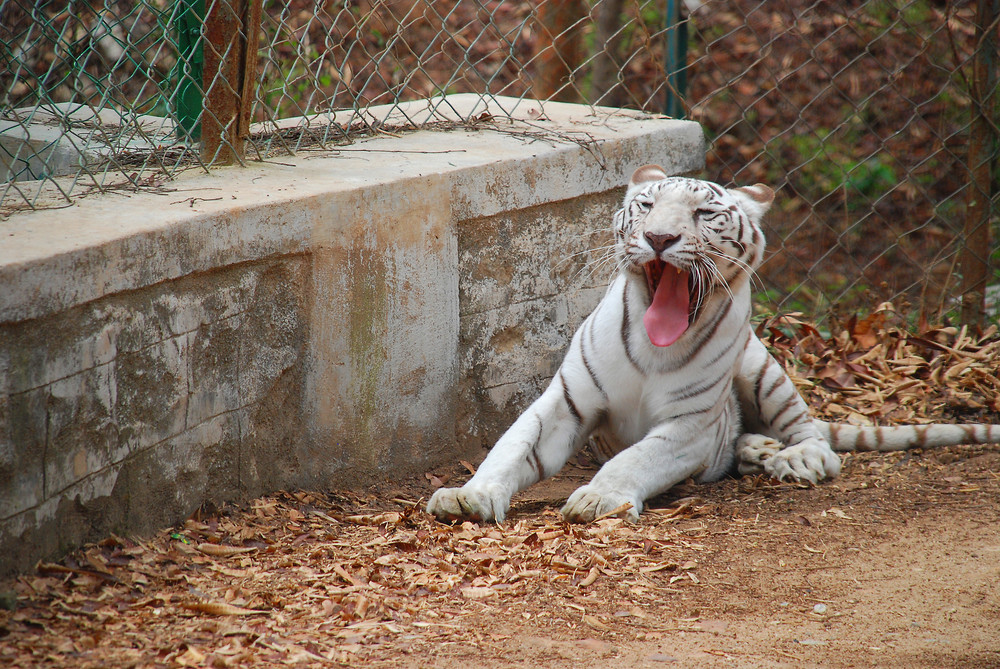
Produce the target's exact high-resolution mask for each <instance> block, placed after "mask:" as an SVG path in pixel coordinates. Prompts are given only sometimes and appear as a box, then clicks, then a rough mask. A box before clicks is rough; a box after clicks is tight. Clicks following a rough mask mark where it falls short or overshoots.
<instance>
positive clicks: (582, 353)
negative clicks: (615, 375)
mask: <svg viewBox="0 0 1000 669" xmlns="http://www.w3.org/2000/svg"><path fill="white" fill-rule="evenodd" d="M590 329H591V332H593V329H594V328H593V324H591V328H590ZM586 338H587V333H585V332H584V333H581V335H580V359H581V360H583V366H584V367H585V368H586V369H587V373H588V374H590V380H591V381H593V382H594V387H595V388H597V391H598V392H599V393H601V397H603V398H604V399H605V401H607V399H608V394H607V393H606V392H604V387H603V386H602V385H601V382H600V381H598V379H597V372H595V371H594V368H593V367H592V366H591V365H590V361H589V360H587V352H586V351H585V350H584V349H583V343H584V340H585V339H586Z"/></svg>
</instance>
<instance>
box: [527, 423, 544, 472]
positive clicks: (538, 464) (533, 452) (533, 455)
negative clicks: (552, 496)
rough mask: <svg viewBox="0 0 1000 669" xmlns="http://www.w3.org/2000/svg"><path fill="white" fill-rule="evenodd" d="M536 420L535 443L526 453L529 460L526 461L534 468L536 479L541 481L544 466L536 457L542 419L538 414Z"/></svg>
mask: <svg viewBox="0 0 1000 669" xmlns="http://www.w3.org/2000/svg"><path fill="white" fill-rule="evenodd" d="M535 418H536V419H537V420H538V434H536V435H535V443H534V444H532V446H531V453H529V454H528V457H529V458H530V460H529V461H528V462H529V464H531V466H532V467H534V468H535V473H536V474H538V480H539V481H541V480H542V479H544V478H545V467H544V466H543V465H542V459H541V458H540V457H538V446H539V445H540V444H541V442H542V419H541V417H539V416H537V415H536V416H535Z"/></svg>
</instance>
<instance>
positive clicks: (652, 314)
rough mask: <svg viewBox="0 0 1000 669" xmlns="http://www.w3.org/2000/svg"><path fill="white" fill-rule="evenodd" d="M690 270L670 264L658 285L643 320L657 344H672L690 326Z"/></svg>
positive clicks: (647, 330)
mask: <svg viewBox="0 0 1000 669" xmlns="http://www.w3.org/2000/svg"><path fill="white" fill-rule="evenodd" d="M689 300H690V296H689V293H688V273H687V272H685V271H684V270H680V271H678V270H677V268H675V267H671V266H670V265H667V266H666V267H665V268H663V277H662V278H661V279H660V284H659V285H658V286H657V287H656V293H655V294H654V295H653V303H652V304H651V305H649V309H647V310H646V314H645V315H644V316H643V317H642V322H643V324H644V325H645V326H646V333H647V334H648V335H649V341H651V342H653V345H655V346H670V345H671V344H673V343H674V342H675V341H677V340H678V339H680V336H681V335H682V334H684V331H685V330H687V328H688V302H689Z"/></svg>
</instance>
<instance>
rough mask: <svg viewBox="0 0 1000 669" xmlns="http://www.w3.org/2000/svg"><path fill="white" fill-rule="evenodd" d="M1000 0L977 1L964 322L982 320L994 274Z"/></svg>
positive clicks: (962, 260)
mask: <svg viewBox="0 0 1000 669" xmlns="http://www.w3.org/2000/svg"><path fill="white" fill-rule="evenodd" d="M998 9H1000V0H978V1H977V3H976V52H975V55H974V56H973V66H972V68H973V69H972V100H973V111H972V114H973V118H972V125H971V126H970V128H969V157H968V160H969V185H968V186H967V188H966V216H965V226H964V231H963V233H964V234H963V238H964V242H965V245H964V246H963V248H962V256H961V258H960V266H961V269H962V322H964V323H970V324H974V323H982V322H983V321H984V319H985V316H986V283H987V280H988V278H989V275H990V267H989V259H990V213H991V211H990V210H991V209H992V207H993V194H994V192H993V189H994V186H995V184H994V183H993V179H992V172H993V167H994V165H995V164H996V160H997V146H998V144H997V130H996V124H997V123H998V119H997V99H998V97H1000V95H998V94H997V85H998V81H997V37H996V33H997V21H998V20H1000V11H998Z"/></svg>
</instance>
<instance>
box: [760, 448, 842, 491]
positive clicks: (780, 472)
mask: <svg viewBox="0 0 1000 669" xmlns="http://www.w3.org/2000/svg"><path fill="white" fill-rule="evenodd" d="M764 471H766V472H767V473H768V474H770V475H771V476H773V477H774V478H776V479H780V480H782V481H789V480H791V481H809V482H810V483H819V482H820V481H822V480H823V479H832V478H833V477H835V476H836V475H837V474H839V473H840V456H838V455H837V454H836V453H834V452H833V449H831V448H830V447H829V446H828V445H827V444H825V443H821V442H819V441H817V440H815V439H807V440H805V441H803V442H801V443H798V444H795V445H794V446H787V447H785V448H783V449H781V450H780V451H778V452H777V453H775V454H774V455H772V456H771V457H770V458H768V459H767V460H765V461H764Z"/></svg>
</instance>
